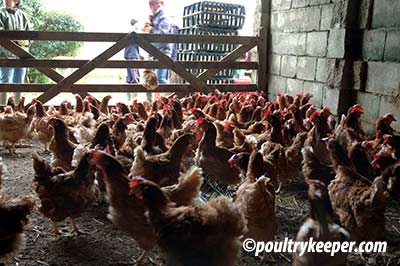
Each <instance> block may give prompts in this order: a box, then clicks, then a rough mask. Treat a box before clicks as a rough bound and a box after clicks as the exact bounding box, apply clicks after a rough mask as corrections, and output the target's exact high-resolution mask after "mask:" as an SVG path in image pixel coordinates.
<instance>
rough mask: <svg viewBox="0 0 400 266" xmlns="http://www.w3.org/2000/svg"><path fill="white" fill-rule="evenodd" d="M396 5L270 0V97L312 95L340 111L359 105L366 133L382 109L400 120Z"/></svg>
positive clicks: (385, 0)
mask: <svg viewBox="0 0 400 266" xmlns="http://www.w3.org/2000/svg"><path fill="white" fill-rule="evenodd" d="M398 10H400V1H397V0H396V1H393V0H379V1H377V0H375V1H374V0H271V14H270V36H269V38H270V42H269V43H270V46H269V51H268V52H269V79H268V87H269V93H270V97H271V99H274V98H275V95H276V94H277V93H278V92H281V93H291V94H295V93H297V92H311V93H313V95H314V99H313V101H314V102H315V103H316V105H317V106H318V107H322V106H329V107H330V108H331V110H332V111H333V113H334V114H337V115H340V114H341V113H344V112H346V110H347V108H348V107H349V106H351V105H353V104H355V103H360V104H361V105H363V107H364V110H365V114H364V116H363V123H364V126H365V128H366V129H367V131H368V132H369V133H373V131H374V123H375V120H376V119H377V118H378V117H379V116H382V115H384V114H385V113H387V112H392V113H394V114H395V116H396V117H398V118H399V121H400V15H399V14H398ZM399 121H398V122H394V123H393V126H394V128H395V129H396V130H400V122H399Z"/></svg>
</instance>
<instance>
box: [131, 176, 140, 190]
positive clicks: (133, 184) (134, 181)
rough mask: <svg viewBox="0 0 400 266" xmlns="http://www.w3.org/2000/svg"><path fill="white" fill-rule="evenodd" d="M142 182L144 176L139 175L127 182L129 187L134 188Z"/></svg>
mask: <svg viewBox="0 0 400 266" xmlns="http://www.w3.org/2000/svg"><path fill="white" fill-rule="evenodd" d="M143 182H144V178H143V177H141V176H136V177H134V178H133V179H132V181H131V182H129V188H130V189H133V188H135V187H136V186H137V185H139V184H141V183H143Z"/></svg>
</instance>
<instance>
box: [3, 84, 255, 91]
mask: <svg viewBox="0 0 400 266" xmlns="http://www.w3.org/2000/svg"><path fill="white" fill-rule="evenodd" d="M210 87H211V88H212V89H218V90H220V91H221V92H225V91H232V92H236V91H241V92H246V91H255V90H256V89H257V86H256V84H213V85H210ZM51 88H52V85H51V84H7V83H3V84H0V92H43V91H46V90H49V89H51ZM76 90H79V91H82V92H110V93H114V92H146V93H148V92H174V91H176V92H187V93H188V92H195V91H198V90H197V88H195V87H193V86H192V85H190V84H161V85H160V86H159V87H158V88H157V89H156V90H154V91H148V90H146V89H145V88H144V87H143V86H142V85H140V84H74V85H72V86H70V87H68V88H65V90H63V92H73V91H76Z"/></svg>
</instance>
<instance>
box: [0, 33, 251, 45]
mask: <svg viewBox="0 0 400 266" xmlns="http://www.w3.org/2000/svg"><path fill="white" fill-rule="evenodd" d="M126 34H127V33H111V32H107V33H105V32H57V31H7V30H2V31H0V40H35V41H39V40H41V41H79V42H117V41H118V40H120V39H121V38H123V37H124V36H125V35H126ZM138 35H139V36H140V37H142V38H144V39H145V40H146V41H148V42H152V43H167V42H168V43H226V44H243V43H248V42H250V41H252V40H255V39H257V37H252V36H221V35H218V36H217V35H181V34H168V35H166V34H138Z"/></svg>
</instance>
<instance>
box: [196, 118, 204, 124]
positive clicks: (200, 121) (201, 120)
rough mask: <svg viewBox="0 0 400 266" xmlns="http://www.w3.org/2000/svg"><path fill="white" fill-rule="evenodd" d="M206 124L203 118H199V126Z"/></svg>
mask: <svg viewBox="0 0 400 266" xmlns="http://www.w3.org/2000/svg"><path fill="white" fill-rule="evenodd" d="M203 123H204V119H203V118H202V117H199V118H197V124H199V125H201V124H203Z"/></svg>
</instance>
